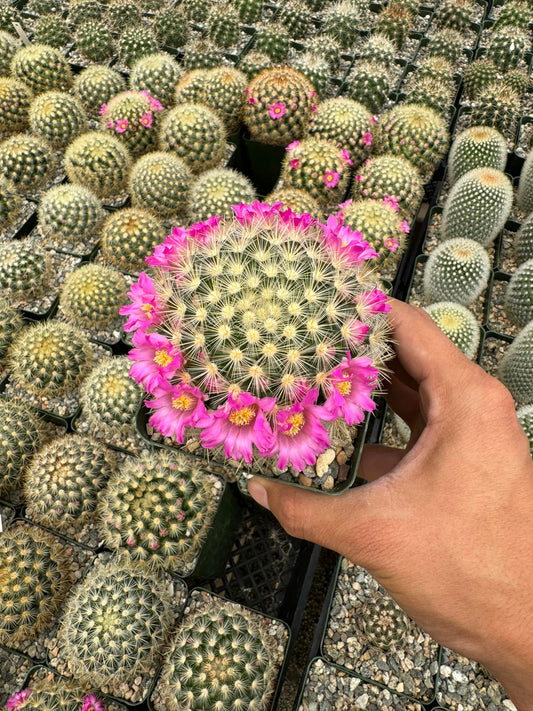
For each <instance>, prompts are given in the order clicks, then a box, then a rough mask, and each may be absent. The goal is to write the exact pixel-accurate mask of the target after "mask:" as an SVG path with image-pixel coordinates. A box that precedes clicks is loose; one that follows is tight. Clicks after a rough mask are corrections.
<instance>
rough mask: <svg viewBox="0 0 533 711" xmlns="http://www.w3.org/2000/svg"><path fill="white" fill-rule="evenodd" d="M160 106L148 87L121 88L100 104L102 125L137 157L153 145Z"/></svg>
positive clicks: (161, 108)
mask: <svg viewBox="0 0 533 711" xmlns="http://www.w3.org/2000/svg"><path fill="white" fill-rule="evenodd" d="M162 110H163V106H162V104H161V103H160V102H159V101H158V100H157V99H154V97H153V96H151V94H150V93H149V92H148V91H124V92H122V94H117V95H116V96H114V97H113V98H112V99H111V100H110V101H109V103H108V104H106V105H105V106H102V108H101V114H102V118H101V124H102V129H103V130H107V132H108V133H110V134H111V135H114V136H117V138H118V139H119V140H120V142H121V143H123V144H124V145H125V146H126V147H127V148H128V150H129V151H130V153H131V155H132V157H133V158H138V157H139V156H140V155H142V154H143V153H148V151H150V150H153V149H154V148H155V147H156V143H157V129H158V127H159V112H160V111H162Z"/></svg>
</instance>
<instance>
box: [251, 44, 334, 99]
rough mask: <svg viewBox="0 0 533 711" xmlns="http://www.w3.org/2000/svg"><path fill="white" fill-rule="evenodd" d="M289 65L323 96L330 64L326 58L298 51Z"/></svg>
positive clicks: (326, 86) (328, 76)
mask: <svg viewBox="0 0 533 711" xmlns="http://www.w3.org/2000/svg"><path fill="white" fill-rule="evenodd" d="M241 65H242V63H241ZM290 66H291V67H292V68H293V69H296V70H297V71H299V72H300V73H301V74H303V75H304V76H305V77H307V78H308V79H309V81H310V82H311V84H312V85H313V86H314V87H315V89H316V93H317V94H318V97H319V98H324V96H325V94H326V91H327V89H328V82H329V79H330V76H331V72H330V64H329V62H328V60H327V59H325V58H324V57H321V56H320V55H317V54H312V53H311V52H298V54H296V56H295V57H294V58H293V59H291V61H290ZM241 68H242V67H241Z"/></svg>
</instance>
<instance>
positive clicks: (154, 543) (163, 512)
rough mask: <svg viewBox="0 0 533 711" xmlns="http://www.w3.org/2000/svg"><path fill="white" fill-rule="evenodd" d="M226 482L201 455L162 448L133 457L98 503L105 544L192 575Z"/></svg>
mask: <svg viewBox="0 0 533 711" xmlns="http://www.w3.org/2000/svg"><path fill="white" fill-rule="evenodd" d="M221 493H222V482H221V481H220V480H219V479H218V477H216V476H214V475H213V474H211V472H210V471H209V469H208V467H207V466H206V464H205V463H203V462H202V461H201V460H200V459H197V458H194V457H191V456H188V455H186V454H182V453H181V452H176V453H172V454H170V453H167V452H165V451H159V452H155V453H145V454H144V455H141V456H140V457H138V458H135V459H134V458H133V457H130V458H129V459H128V461H126V462H125V463H124V464H123V465H122V467H121V468H120V472H117V474H116V475H115V476H113V477H112V478H111V479H110V481H109V482H108V484H107V486H106V489H105V492H104V495H103V496H102V498H101V501H100V504H99V506H98V517H99V519H100V523H99V529H100V531H101V535H102V539H103V541H104V545H106V546H107V547H108V548H111V550H115V551H124V550H126V551H127V553H128V555H130V556H131V558H132V559H133V560H143V561H145V562H146V563H148V564H149V565H150V566H153V567H162V568H164V569H165V570H168V571H169V572H171V573H173V574H177V575H190V574H191V573H192V572H193V570H194V566H195V564H196V561H197V559H198V556H199V555H200V552H201V550H202V546H203V544H204V542H205V540H206V538H207V534H208V533H209V529H210V528H211V526H212V523H213V519H214V516H215V513H216V511H217V507H218V501H219V499H220V494H221Z"/></svg>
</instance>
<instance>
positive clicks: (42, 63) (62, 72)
mask: <svg viewBox="0 0 533 711" xmlns="http://www.w3.org/2000/svg"><path fill="white" fill-rule="evenodd" d="M11 73H12V75H13V76H14V77H15V78H16V79H20V81H22V82H24V83H25V84H27V86H28V87H29V88H30V89H31V90H32V91H33V92H34V93H35V94H41V93H42V92H43V91H52V90H56V91H68V90H69V89H70V87H71V86H72V72H71V70H70V67H69V65H68V64H67V60H66V59H65V57H64V56H63V54H61V52H60V51H59V50H58V49H55V48H54V47H49V46H48V45H46V44H30V45H28V46H27V47H21V48H20V49H19V50H17V52H15V54H14V56H13V59H12V60H11Z"/></svg>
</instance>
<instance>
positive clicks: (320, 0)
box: [305, 0, 328, 12]
mask: <svg viewBox="0 0 533 711" xmlns="http://www.w3.org/2000/svg"><path fill="white" fill-rule="evenodd" d="M327 3H328V0H305V4H306V5H307V7H308V8H309V9H310V10H311V12H321V10H323V9H324V7H325V6H326V5H327Z"/></svg>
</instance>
